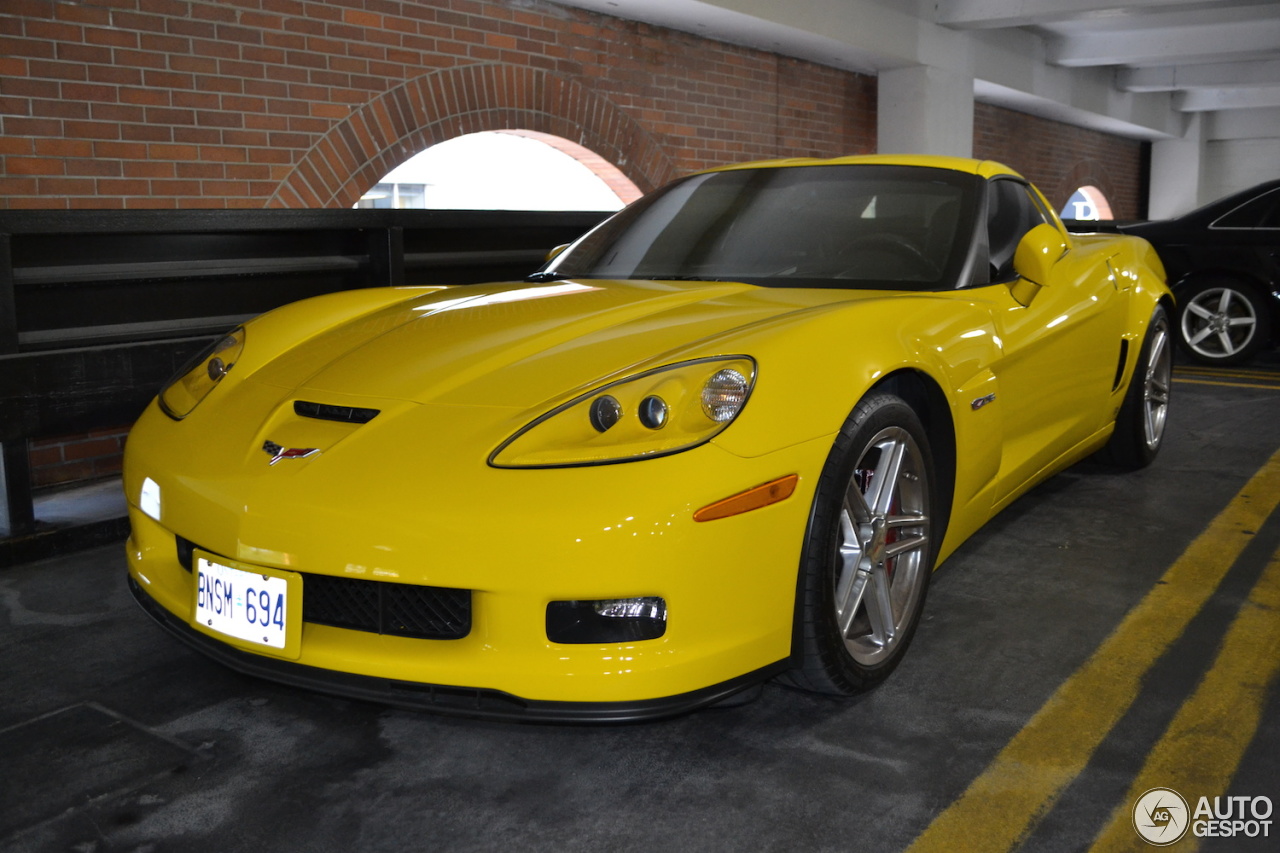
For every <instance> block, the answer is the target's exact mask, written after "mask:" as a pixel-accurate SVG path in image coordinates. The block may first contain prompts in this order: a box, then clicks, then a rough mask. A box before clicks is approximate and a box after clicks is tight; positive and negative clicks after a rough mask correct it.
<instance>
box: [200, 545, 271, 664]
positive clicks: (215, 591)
mask: <svg viewBox="0 0 1280 853" xmlns="http://www.w3.org/2000/svg"><path fill="white" fill-rule="evenodd" d="M291 606H292V602H291V601H290V595H289V581H288V580H287V579H286V578H284V577H278V576H273V575H268V574H261V573H259V572H248V571H244V570H241V569H236V568H233V567H231V566H224V565H222V564H221V563H217V562H214V561H212V560H209V559H206V558H204V557H199V558H197V560H196V610H195V618H196V622H198V623H199V625H200V627H201V628H203V629H207V630H208V631H210V632H216V633H218V634H223V635H225V636H228V637H235V638H236V639H238V640H243V641H245V642H247V643H253V644H254V645H259V646H266V647H268V648H272V649H281V650H283V649H284V648H285V645H286V644H287V642H288V639H289V627H290V624H291V623H290V620H291V618H292V616H293V614H292V612H291V610H290V608H291Z"/></svg>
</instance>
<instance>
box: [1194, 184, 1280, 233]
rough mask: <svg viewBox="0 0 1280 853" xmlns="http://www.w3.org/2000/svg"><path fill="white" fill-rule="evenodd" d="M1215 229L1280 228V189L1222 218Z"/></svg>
mask: <svg viewBox="0 0 1280 853" xmlns="http://www.w3.org/2000/svg"><path fill="white" fill-rule="evenodd" d="M1211 227H1213V228H1280V189H1277V190H1272V191H1271V192H1269V193H1265V194H1263V195H1260V196H1258V197H1257V198H1255V199H1254V200H1253V201H1250V202H1246V203H1245V204H1242V205H1240V206H1239V207H1237V208H1236V209H1235V210H1233V211H1231V212H1230V213H1228V214H1227V215H1226V216H1223V217H1221V218H1220V219H1218V221H1216V222H1214V223H1213V225H1212V226H1211Z"/></svg>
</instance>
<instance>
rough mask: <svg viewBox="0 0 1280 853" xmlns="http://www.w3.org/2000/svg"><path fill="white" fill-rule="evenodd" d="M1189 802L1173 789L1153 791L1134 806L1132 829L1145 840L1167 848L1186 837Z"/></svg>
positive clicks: (1154, 789)
mask: <svg viewBox="0 0 1280 853" xmlns="http://www.w3.org/2000/svg"><path fill="white" fill-rule="evenodd" d="M1189 818H1190V814H1189V813H1188V809H1187V801H1186V800H1184V799H1182V795H1181V794H1179V793H1178V792H1177V791H1175V790H1173V789H1172V788H1152V789H1151V790H1150V791H1147V792H1146V793H1145V794H1143V795H1142V796H1141V797H1138V801H1137V802H1136V803H1134V804H1133V828H1134V829H1135V830H1136V831H1137V833H1138V835H1140V836H1142V840H1143V841H1146V842H1147V843H1148V844H1154V845H1155V846H1156V847H1168V846H1169V845H1170V844H1173V843H1174V842H1176V841H1178V840H1179V839H1180V838H1182V836H1184V835H1186V834H1187V827H1188V826H1189V825H1190V820H1189Z"/></svg>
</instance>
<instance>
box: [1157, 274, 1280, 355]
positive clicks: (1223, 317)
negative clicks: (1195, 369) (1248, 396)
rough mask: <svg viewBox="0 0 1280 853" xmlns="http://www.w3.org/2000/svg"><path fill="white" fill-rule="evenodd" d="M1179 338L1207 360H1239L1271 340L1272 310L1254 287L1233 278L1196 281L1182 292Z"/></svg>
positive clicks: (1185, 346)
mask: <svg viewBox="0 0 1280 853" xmlns="http://www.w3.org/2000/svg"><path fill="white" fill-rule="evenodd" d="M1179 301H1180V302H1181V306H1180V310H1179V312H1178V317H1179V320H1178V342H1179V343H1180V344H1181V345H1182V348H1183V349H1184V350H1185V351H1186V352H1187V354H1188V355H1190V356H1191V357H1192V358H1193V359H1195V360H1196V361H1199V362H1202V363H1204V364H1239V363H1240V362H1242V361H1246V360H1247V359H1249V358H1252V357H1253V355H1254V354H1255V353H1257V352H1258V351H1259V350H1260V349H1262V348H1263V347H1264V346H1266V345H1267V344H1268V342H1269V341H1270V340H1271V313H1270V309H1269V307H1268V305H1267V303H1266V302H1265V301H1264V300H1263V298H1262V297H1261V296H1260V295H1259V294H1258V293H1257V292H1256V291H1255V290H1254V289H1253V288H1251V287H1249V286H1248V285H1244V284H1238V283H1236V282H1231V281H1209V282H1203V283H1200V284H1196V285H1193V286H1192V287H1191V288H1189V289H1187V290H1184V291H1183V292H1182V293H1180V294H1179Z"/></svg>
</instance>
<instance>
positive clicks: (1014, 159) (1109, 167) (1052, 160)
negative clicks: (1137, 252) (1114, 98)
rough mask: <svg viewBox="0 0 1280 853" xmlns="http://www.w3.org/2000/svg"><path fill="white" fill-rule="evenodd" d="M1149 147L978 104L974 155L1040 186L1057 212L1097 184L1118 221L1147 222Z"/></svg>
mask: <svg viewBox="0 0 1280 853" xmlns="http://www.w3.org/2000/svg"><path fill="white" fill-rule="evenodd" d="M1147 152H1148V143H1145V142H1141V141H1138V140H1133V139H1125V138H1123V137H1119V136H1112V135H1111V134H1107V133H1101V132H1099V131H1096V130H1086V129H1084V128H1080V127H1073V126H1072V125H1069V124H1063V123H1062V122H1058V121H1052V120H1050V119H1044V118H1037V117H1036V116H1031V115H1027V114H1026V113H1020V112H1016V111H1014V110H1009V109H1004V108H1002V107H995V106H991V105H989V104H976V105H975V107H974V115H973V155H974V156H975V157H981V158H983V159H988V160H997V161H999V162H1001V163H1004V164H1005V165H1006V166H1009V167H1011V168H1013V169H1015V170H1017V171H1018V172H1021V173H1022V174H1023V175H1024V176H1025V177H1026V178H1027V179H1028V180H1030V181H1031V182H1032V183H1033V184H1035V185H1036V186H1037V187H1039V188H1040V191H1041V192H1043V193H1044V194H1045V196H1047V197H1048V199H1049V201H1050V202H1051V203H1052V204H1053V205H1054V207H1055V209H1057V210H1059V211H1060V210H1062V207H1063V205H1065V204H1066V203H1067V200H1068V199H1070V198H1071V195H1072V194H1073V193H1074V192H1075V191H1076V190H1077V189H1078V188H1080V187H1083V186H1095V187H1097V188H1098V189H1100V190H1102V192H1103V194H1104V195H1105V196H1106V197H1107V201H1109V202H1110V203H1111V211H1112V214H1113V215H1114V217H1115V218H1116V219H1119V220H1132V219H1145V218H1146V215H1147V201H1146V197H1147V192H1146V174H1147V162H1148V160H1147V158H1148V153H1147Z"/></svg>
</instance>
